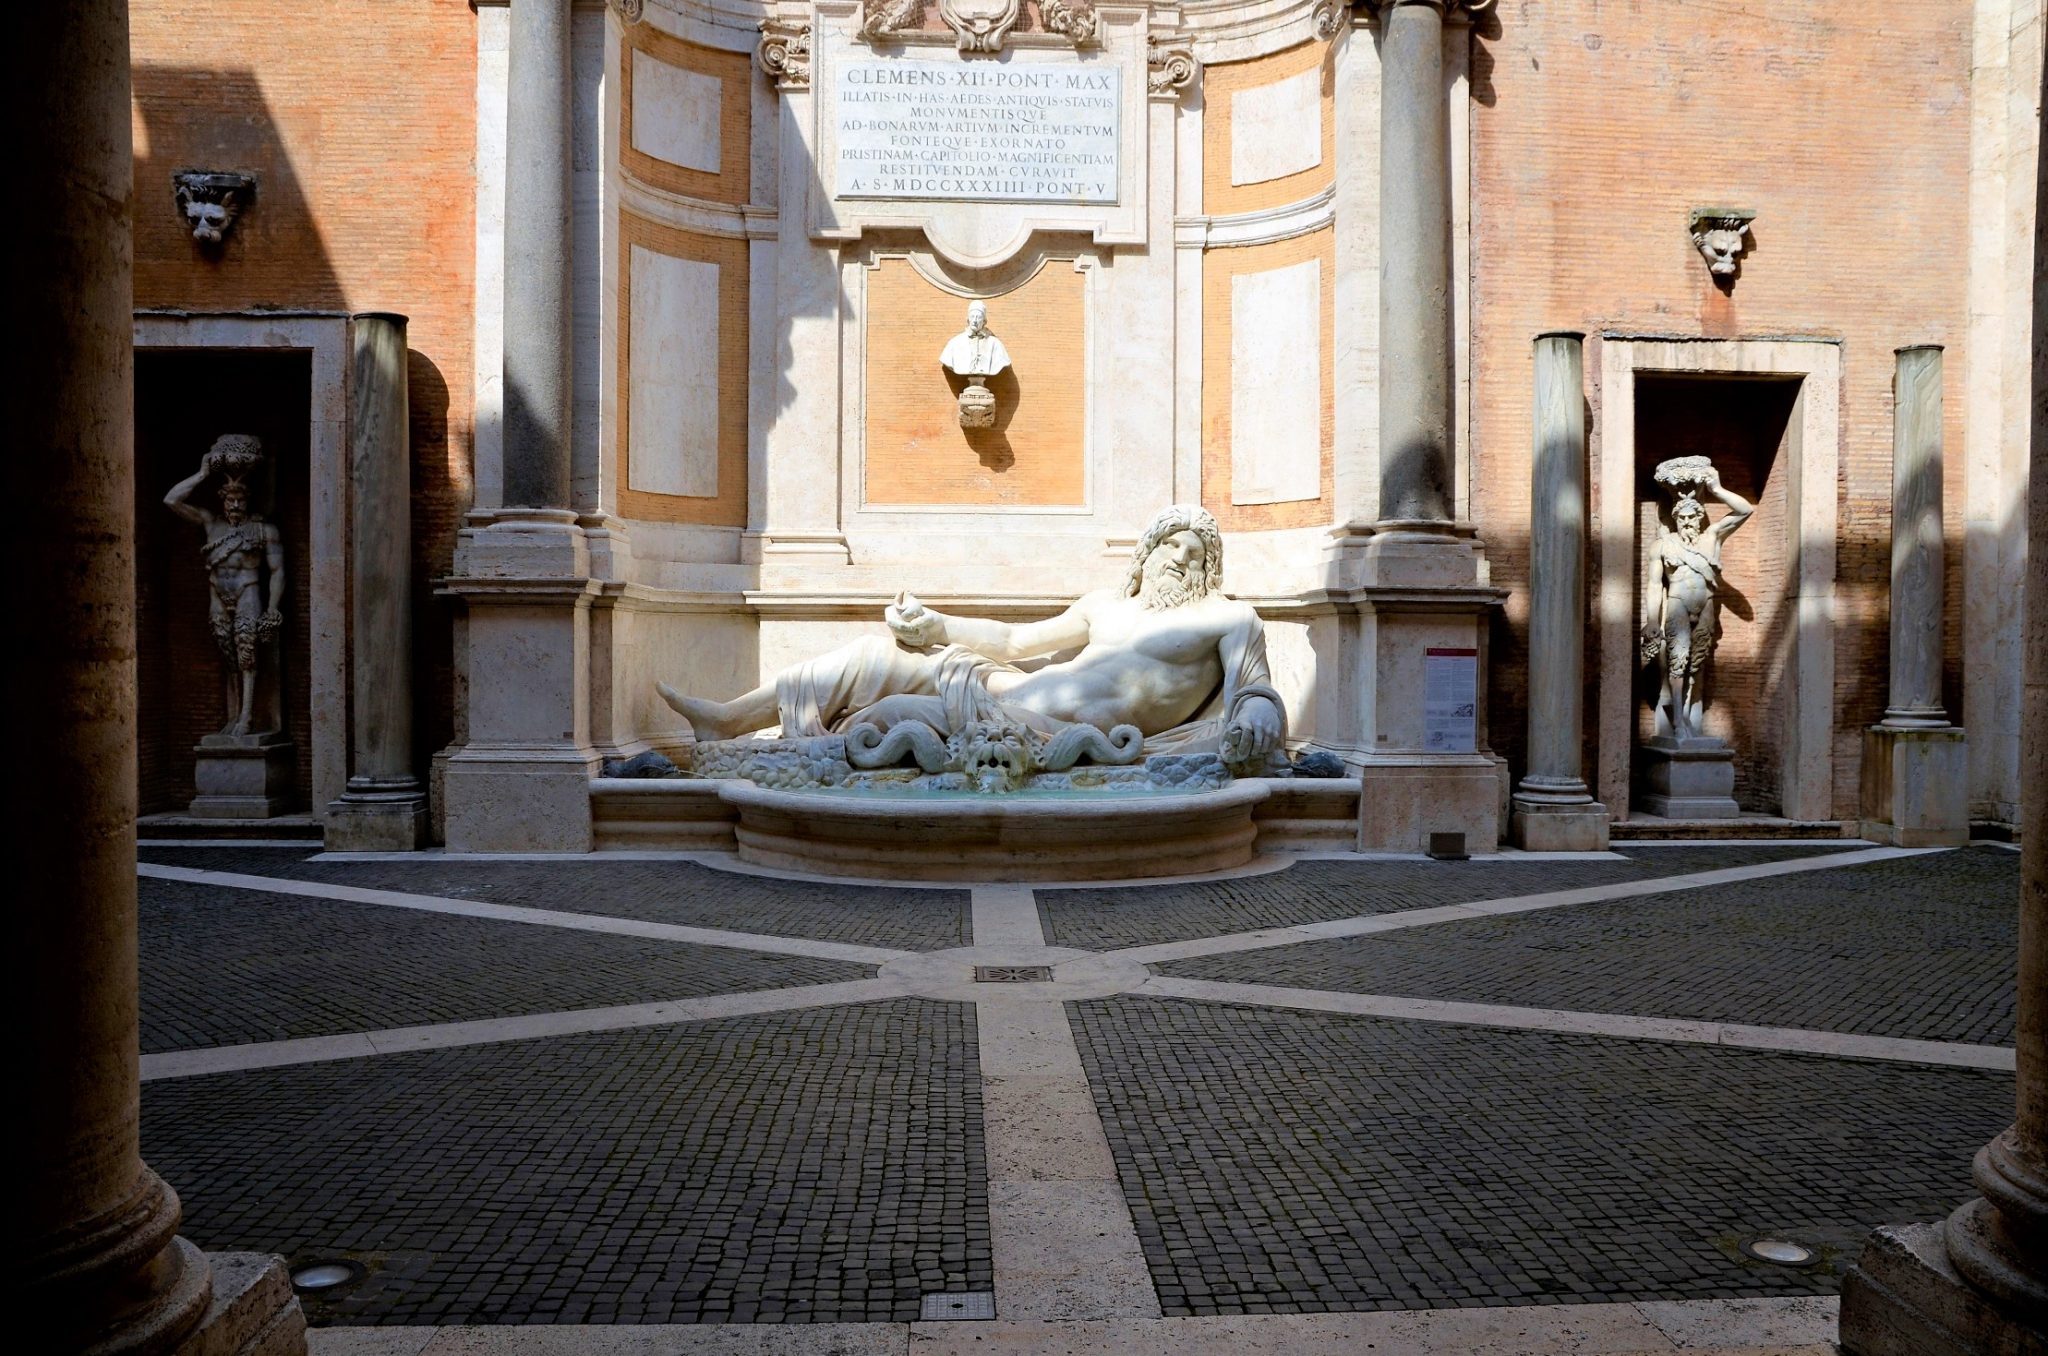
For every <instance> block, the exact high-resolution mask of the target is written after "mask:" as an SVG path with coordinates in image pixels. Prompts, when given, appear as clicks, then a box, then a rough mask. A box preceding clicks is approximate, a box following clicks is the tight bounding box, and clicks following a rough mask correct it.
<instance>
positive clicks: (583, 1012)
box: [142, 979, 904, 1083]
mask: <svg viewBox="0 0 2048 1356" xmlns="http://www.w3.org/2000/svg"><path fill="white" fill-rule="evenodd" d="M903 995H904V989H903V986H902V985H900V984H896V983H894V982H892V981H890V980H886V979H856V980H850V981H848V982H846V983H843V984H805V985H800V986H798V987H796V988H790V989H755V990H752V991H751V992H747V993H726V994H715V995H712V996H710V997H705V998H677V999H670V1000H668V1001H665V1002H656V1003H633V1004H628V1005H626V1006H623V1007H612V1008H578V1009H574V1010H571V1011H568V1012H536V1013H529V1014H526V1015H523V1016H519V1017H492V1018H488V1019H485V1020H482V1021H475V1022H439V1023H435V1024H433V1025H431V1026H402V1027H393V1028H391V1029H390V1030H387V1031H358V1032H352V1033H350V1034H348V1035H345V1036H310V1037H307V1038H305V1039H303V1040H290V1041H260V1042H255V1043H251V1044H247V1045H216V1046H209V1047H207V1048H206V1049H203V1050H171V1051H164V1052H161V1053H158V1054H153V1055H144V1056H143V1057H142V1081H143V1082H145V1083H148V1082H151V1081H153V1080H155V1079H159V1078H192V1077H196V1076H198V1075H200V1074H214V1073H235V1072H239V1071H242V1070H245V1069H272V1068H277V1067H280V1066H282V1065H287V1064H318V1063H321V1062H323V1061H326V1060H335V1059H361V1058H363V1057H364V1056H367V1055H392V1054H400V1053H403V1052H406V1051H411V1050H446V1049H449V1048H452V1047H455V1046H461V1045H492V1044H496V1043H499V1042H502V1041H524V1040H533V1039H535V1038H537V1037H542V1036H573V1035H580V1034H582V1033H584V1032H589V1031H622V1030H626V1029H628V1028H630V1027H636V1026H669V1025H673V1024H675V1023H677V1022H707V1021H711V1020H712V1019H714V1018H718V1017H745V1016H750V1015H752V1014H754V1013H760V1012H787V1011H790V1010H793V1009H796V1008H823V1007H836V1006H838V1005H840V1004H843V1003H871V1002H875V1001H877V1000H879V999H885V998H900V997H902V996H903Z"/></svg>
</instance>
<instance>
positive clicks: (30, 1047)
mask: <svg viewBox="0 0 2048 1356" xmlns="http://www.w3.org/2000/svg"><path fill="white" fill-rule="evenodd" d="M9 35H10V38H11V40H12V43H13V45H14V47H15V56H16V61H15V63H14V78H13V80H12V81H10V82H9V85H8V104H9V108H10V110H11V112H10V115H9V118H8V122H9V125H10V126H14V127H18V128H21V129H22V130H23V133H24V134H23V135H22V136H20V137H18V138H16V141H17V143H18V144H17V145H16V147H15V168H16V170H17V171H18V172H19V173H21V174H22V175H23V176H25V181H26V182H30V183H34V184H36V185H38V186H39V191H38V193H37V200H38V202H37V209H36V211H34V212H32V213H29V214H27V215H26V216H24V217H23V219H22V220H21V221H20V222H18V223H17V224H16V229H15V238H14V239H13V240H12V241H11V242H10V244H9V249H8V265H7V293H8V298H9V301H10V302H11V303H12V304H13V306H14V308H15V315H14V319H15V322H16V324H17V325H19V326H20V328H21V333H22V334H23V335H25V336H27V339H28V341H27V342H25V343H23V344H21V345H20V347H19V348H17V349H15V350H13V353H14V357H13V358H12V359H10V361H9V370H8V373H7V398H6V406H5V416H6V421H7V422H6V427H7V430H8V435H9V437H10V439H11V440H12V443H13V449H14V452H13V455H12V457H11V458H10V462H9V467H10V473H11V475H12V478H13V490H14V494H15V495H16V502H17V503H19V504H21V505H23V506H25V510H26V511H25V513H24V516H23V517H22V518H21V519H20V521H19V522H18V523H16V524H15V526H14V528H13V530H12V531H10V532H9V533H8V534H7V543H8V546H7V552H8V560H7V564H8V577H9V578H10V579H12V580H14V581H16V583H17V587H16V589H15V590H14V592H13V596H12V607H13V611H14V617H15V624H16V626H17V628H18V630H17V632H16V635H17V638H18V639H17V643H16V644H14V645H12V646H10V647H9V649H8V658H7V690H6V702H7V706H6V709H7V710H8V711H9V712H11V713H13V714H14V716H15V717H16V719H15V720H14V722H13V729H12V732H11V739H12V744H13V747H12V749H11V751H10V765H11V766H13V767H15V768H16V769H17V770H18V777H19V779H20V781H21V786H20V795H19V796H18V797H17V798H16V799H15V800H14V802H13V803H12V805H11V807H10V813H9V814H8V817H7V824H8V829H7V839H8V841H7V869H8V885H9V890H8V896H7V897H8V898H9V899H10V900H11V901H12V903H11V904H9V905H8V922H9V925H10V926H9V928H8V935H7V948H6V951H7V958H8V969H9V974H8V977H7V984H6V989H7V993H8V999H9V1002H10V1004H11V1005H12V1012H13V1016H12V1017H11V1018H10V1019H9V1020H10V1023H11V1024H12V1025H13V1026H14V1028H15V1029H16V1030H17V1031H18V1032H20V1033H21V1036H20V1038H19V1039H18V1040H17V1041H16V1042H15V1048H14V1054H13V1059H14V1061H15V1062H14V1068H15V1071H16V1072H15V1074H14V1078H13V1081H12V1084H11V1086H10V1089H9V1090H10V1092H11V1093H12V1094H13V1097H14V1099H15V1102H16V1105H17V1107H18V1111H17V1113H16V1114H15V1115H14V1116H13V1117H12V1118H11V1119H12V1122H13V1125H14V1134H15V1137H16V1138H15V1149H14V1152H13V1155H12V1158H11V1162H10V1164H9V1167H10V1170H11V1173H12V1177H11V1180H10V1181H9V1183H8V1193H9V1200H10V1207H9V1226H8V1227H9V1229H10V1231H11V1233H12V1235H13V1237H12V1238H11V1240H10V1242H11V1243H12V1244H13V1256H14V1259H15V1260H14V1262H13V1264H12V1266H13V1269H12V1271H11V1273H10V1276H9V1282H10V1294H12V1295H13V1296H14V1298H13V1300H12V1301H11V1302H10V1305H9V1310H10V1312H9V1320H10V1321H9V1330H10V1331H13V1332H14V1333H15V1334H16V1337H15V1339H14V1341H15V1344H16V1345H17V1347H18V1348H19V1349H21V1350H33V1351H38V1352H42V1351H51V1352H57V1351H63V1352H70V1351H82V1350H88V1349H90V1350H92V1351H96V1352H167V1351H177V1350H190V1348H188V1347H184V1346H183V1344H184V1343H186V1342H188V1341H193V1340H197V1339H198V1338H200V1337H201V1336H203V1335H204V1333H205V1332H206V1331H207V1329H208V1327H209V1326H210V1325H211V1324H212V1323H214V1322H215V1320H216V1318H217V1317H218V1315H219V1314H220V1312H221V1311H222V1309H223V1308H224V1307H234V1306H236V1305H237V1304H244V1303H245V1301H246V1299H247V1296H246V1293H245V1291H246V1288H245V1287H244V1286H243V1285H241V1284H240V1281H239V1279H237V1280H234V1281H224V1282H223V1283H222V1284H221V1285H220V1286H219V1290H220V1291H221V1292H222V1293H221V1294H220V1295H218V1296H217V1295H216V1293H215V1290H216V1286H215V1281H214V1277H213V1268H212V1267H211V1266H210V1265H209V1262H208V1259H207V1257H206V1255H205V1254H204V1253H202V1252H200V1251H199V1249H197V1248H196V1247H194V1246H193V1245H192V1244H191V1243H189V1242H187V1241H186V1240H185V1239H183V1238H180V1237H178V1232H177V1231H178V1219H179V1206H178V1197H177V1194H176V1193H175V1192H173V1191H172V1190H171V1188H170V1187H168V1186H167V1185H165V1184H164V1182H163V1181H162V1179H160V1178H159V1177H157V1175H156V1174H155V1173H153V1172H151V1171H150V1170H149V1168H148V1166H147V1165H145V1164H144V1163H143V1161H142V1158H141V1152H140V1138H139V1112H140V1096H139V1094H140V1080H139V1075H138V1068H137V1048H138V1037H137V1027H136V900H135V890H136V885H135V814H136V807H137V803H138V802H137V795H136V782H135V777H136V763H135V757H136V754H135V684H136V661H135V439H134V424H133V414H132V410H133V391H134V377H135V369H134V354H133V348H132V338H133V324H134V299H133V290H132V284H131V278H132V261H131V253H130V248H131V247H130V243H129V239H130V237H129V206H128V205H129V202H130V178H131V160H130V145H129V116H130V114H129V84H128V71H129V65H128V7H127V4H126V0H72V3H67V4H61V5H30V6H26V7H23V8H22V9H20V10H19V11H18V12H17V14H16V17H15V19H14V21H13V23H12V25H11V27H10V29H9ZM244 1260H255V1261H256V1262H257V1264H258V1265H259V1266H263V1267H266V1268H267V1259H238V1261H237V1262H236V1263H230V1264H228V1265H226V1266H225V1267H224V1268H223V1270H224V1272H226V1271H234V1272H236V1274H237V1277H239V1275H240V1261H244ZM268 1271H269V1280H268V1288H267V1289H266V1290H265V1292H264V1293H265V1294H266V1295H267V1296H268V1297H269V1298H270V1299H272V1300H275V1299H276V1296H277V1293H278V1292H277V1286H278V1285H279V1284H283V1286H284V1288H283V1291H282V1295H283V1304H284V1305H288V1306H289V1307H290V1312H289V1313H286V1312H284V1311H283V1310H282V1309H281V1308H280V1307H279V1306H277V1305H275V1304H273V1305H272V1307H271V1308H270V1309H269V1310H268V1312H269V1313H271V1314H272V1316H273V1317H275V1318H276V1319H277V1320H278V1321H279V1322H280V1323H282V1324H284V1326H283V1327H281V1328H280V1330H279V1331H280V1340H281V1346H268V1347H263V1348H260V1350H262V1351H265V1352H269V1351H275V1350H279V1349H289V1348H290V1347H292V1346H295V1347H296V1349H297V1350H298V1351H301V1352H303V1351H304V1349H305V1347H304V1338H303V1333H304V1327H303V1322H302V1321H300V1324H299V1326H298V1327H297V1328H296V1330H292V1329H291V1328H290V1322H291V1320H292V1319H293V1318H295V1316H296V1310H297V1305H296V1301H294V1300H292V1298H291V1291H290V1287H289V1284H288V1282H284V1280H283V1276H282V1272H281V1270H277V1269H274V1268H268ZM223 1349H224V1350H225V1349H229V1348H223Z"/></svg>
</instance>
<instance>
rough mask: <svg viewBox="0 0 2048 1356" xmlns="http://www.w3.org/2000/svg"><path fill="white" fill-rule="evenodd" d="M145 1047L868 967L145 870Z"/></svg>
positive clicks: (591, 1002)
mask: <svg viewBox="0 0 2048 1356" xmlns="http://www.w3.org/2000/svg"><path fill="white" fill-rule="evenodd" d="M139 884H140V893H141V917H142V943H141V980H142V986H141V988H142V1048H143V1050H144V1051H146V1052H152V1053H153V1052H156V1051H163V1050H190V1049H196V1048H201V1047H205V1046H214V1045H237V1044H242V1043H244V1042H249V1041H273V1040H286V1039H290V1038H293V1037H302V1036H327V1035H337V1034H340V1033H342V1032H346V1031H363V1030H374V1029H378V1028H383V1027H396V1026H414V1025H419V1024H423V1023H427V1022H459V1021H467V1020H472V1019H476V1018H481V1017H503V1016H510V1015H512V1014H515V1013H526V1012H556V1011H561V1010H563V1009H567V1008H591V1007H600V1006H606V1005H610V1004H615V1003H631V1002H635V1001H639V1000H646V999H660V998H682V997H693V996H697V995H702V994H717V993H738V992H743V991H746V990H749V989H771V988H783V987H788V986H792V985H799V984H831V983H835V982H839V981H843V980H848V979H863V978H866V977H867V976H869V975H872V974H874V972H875V971H874V967H872V966H867V965H852V964H848V963H847V962H845V961H831V960H817V959H813V958H810V957H802V956H765V955H761V954H758V953H755V952H748V951H734V950H729V949H726V948H723V947H710V946H692V945H690V944H688V943H686V942H669V941H649V940H645V939H642V938H638V937H609V936H604V935H602V934H597V933H588V932H568V931H564V930H562V929H559V928H537V927H529V926H526V925H524V924H520V923H494V922H489V921H486V920H484V919H479V918H455V917H450V916H448V915H445V914H424V913H414V912H401V911H399V910H396V909H380V908H377V907H374V906H367V905H354V906H350V905H346V904H333V903H329V902H327V901H324V900H309V899H299V898H293V897H292V896H289V895H273V894H264V893H261V892H256V891H221V890H216V889H213V888H210V887H208V886H204V885H190V884H186V883H184V882H182V881H167V880H151V879H149V878H147V877H145V878H144V879H143V880H142V881H141V882H140V883H139Z"/></svg>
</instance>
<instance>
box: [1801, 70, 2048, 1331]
mask: <svg viewBox="0 0 2048 1356" xmlns="http://www.w3.org/2000/svg"><path fill="white" fill-rule="evenodd" d="M2044 83H2048V82H2044ZM2043 145H2044V147H2048V142H2044V143H2043ZM2042 159H2043V163H2042V164H2041V166H2040V168H2041V170H2042V171H2043V172H2042V173H2041V174H2040V176H2039V177H2038V179H2037V181H2036V186H2035V204H2034V206H2035V217H2034V312H2035V314H2036V315H2037V316H2038V315H2039V314H2041V312H2042V309H2043V308H2044V307H2048V157H2043V158H2042ZM2033 344H2034V373H2033V380H2034V405H2033V411H2034V416H2033V463H2034V467H2035V474H2034V475H2033V476H2032V477H2030V479H2029V484H2028V495H2027V580H2026V595H2025V603H2024V607H2025V620H2024V623H2023V627H2024V634H2025V637H2026V648H2025V672H2024V676H2023V678H2022V691H2023V693H2024V697H2023V702H2024V706H2023V709H2022V711H2021V713H2020V716H2021V719H2020V728H2021V730H2022V736H2021V745H2020V787H2021V796H2022V798H2023V799H2022V802H2021V809H2020V824H2021V834H2022V835H2023V837H2022V842H2021V855H2020V934H2019V936H2020V948H2019V950H2020V954H2019V982H2018V989H2017V994H2018V1011H2017V1013H2016V1020H2015V1023H2014V1032H2013V1046H2014V1062H2015V1065H2016V1069H2017V1078H2016V1079H2015V1088H2016V1095H2015V1098H2014V1102H2015V1112H2016V1114H2015V1116H2014V1119H2013V1123H2012V1125H2011V1126H2009V1127H2007V1129H2006V1130H2005V1132H2004V1133H2003V1134H2001V1135H1999V1136H1998V1138H1996V1139H1994V1140H1992V1141H1991V1143H1989V1144H1987V1145H1985V1146H1984V1148H1983V1149H1982V1150H1980V1151H1979V1152H1978V1154H1977V1160H1976V1164H1975V1172H1974V1176H1975V1177H1976V1181H1977V1187H1978V1189H1979V1190H1980V1191H1981V1192H1982V1193H1983V1194H1982V1195H1981V1196H1979V1197H1978V1198H1977V1199H1975V1200H1972V1201H1969V1202H1966V1203H1965V1204H1964V1205H1962V1206H1961V1207H1960V1208H1959V1209H1957V1210H1956V1212H1955V1213H1954V1214H1952V1215H1950V1216H1949V1217H1948V1219H1947V1221H1946V1222H1945V1223H1943V1224H1908V1225H1890V1226H1886V1227H1884V1228H1881V1229H1879V1230H1878V1231H1877V1232H1876V1233H1874V1234H1873V1235H1871V1238H1870V1241H1869V1243H1868V1244H1866V1245H1865V1247H1864V1250H1863V1255H1862V1256H1861V1257H1860V1258H1859V1259H1857V1262H1856V1265H1855V1266H1854V1267H1853V1268H1851V1269H1850V1271H1849V1273H1848V1274H1847V1275H1846V1276H1844V1277H1843V1279H1842V1319H1841V1343H1842V1349H1843V1351H1845V1352H1847V1353H1848V1356H1964V1354H1965V1353H1969V1354H1971V1356H1976V1354H1978V1353H1982V1354H1984V1356H1992V1354H1994V1353H1995V1354H1996V1356H2027V1354H2028V1353H2038V1352H2042V1351H2048V789H2044V788H2048V475H2043V474H2041V473H2040V468H2041V467H2042V465H2043V464H2044V462H2048V400H2044V399H2043V398H2042V397H2043V394H2044V393H2048V326H2043V325H2039V324H2037V325H2035V327H2034V336H2033ZM1894 676H1895V677H1896V674H1895V675H1894ZM1896 691H1897V689H1896V688H1895V689H1894V692H1896Z"/></svg>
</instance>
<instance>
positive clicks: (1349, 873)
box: [1038, 842, 1870, 950]
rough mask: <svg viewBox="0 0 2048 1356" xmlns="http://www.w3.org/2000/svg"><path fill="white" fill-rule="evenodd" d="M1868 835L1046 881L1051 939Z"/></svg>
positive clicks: (1217, 922) (1782, 851)
mask: <svg viewBox="0 0 2048 1356" xmlns="http://www.w3.org/2000/svg"><path fill="white" fill-rule="evenodd" d="M1868 846H1870V845H1869V844H1868V843H1855V842H1830V843H1796V844H1795V843H1788V844H1778V843H1771V844H1758V845H1731V846H1727V847H1716V846H1711V845H1702V846H1698V847H1692V846H1687V847H1629V846H1627V845H1625V844H1624V845H1623V846H1622V847H1621V849H1620V851H1622V852H1623V853H1624V854H1625V855H1626V856H1627V857H1628V860H1626V861H1619V862H1616V861H1599V860H1595V861H1587V862H1564V861H1532V862H1516V861H1478V862H1432V861H1391V862H1390V861H1362V862H1351V861H1304V862H1296V863H1294V864H1293V865H1292V866H1290V867H1288V868H1286V869H1285V870H1282V871H1276V872H1271V873H1268V874H1265V875H1259V876H1240V877H1237V878H1235V879H1231V880H1217V881H1205V882H1202V883H1200V884H1194V885H1143V886H1119V887H1113V888H1106V889H1090V890H1040V891H1039V892H1038V911H1039V916H1040V918H1041V920H1042V921H1043V923H1044V926H1045V937H1046V940H1047V941H1048V942H1050V943H1052V944H1053V945H1054V946H1073V947H1082V948H1085V949H1092V950H1110V949H1113V948H1117V947H1126V946H1151V945H1154V944H1156V943H1160V942H1178V941H1185V940H1187V939H1189V938H1193V937H1213V936H1218V935H1221V934H1224V933H1230V932H1249V931H1252V930H1254V929H1256V928H1272V927H1289V926H1292V925H1294V924H1297V923H1320V922H1327V921H1329V920H1332V919H1337V918H1354V917H1360V916H1364V915H1368V914H1379V913H1397V912H1400V911H1402V910H1404V909H1422V908H1429V907H1432V906H1434V905H1438V904H1467V903H1471V902H1472V901H1474V900H1480V899H1508V898H1512V897H1514V896H1517V895H1534V894H1544V893H1547V892H1548V891H1551V890H1575V889H1580V888H1583V887H1586V886H1592V885H1613V884H1617V883H1621V882H1627V881H1638V880H1651V879H1655V878H1657V877H1661V876H1680V875H1687V874H1690V873H1692V872H1696V871H1719V870H1722V869H1724V868H1727V867H1731V866H1751V865H1755V864H1758V863H1762V862H1778V861H1788V860H1791V859H1794V858H1801V857H1811V856H1820V855H1827V854H1831V853H1836V852H1843V851H1849V850H1853V849H1857V848H1865V847H1868Z"/></svg>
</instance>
